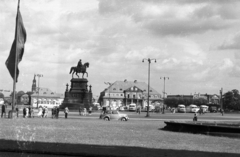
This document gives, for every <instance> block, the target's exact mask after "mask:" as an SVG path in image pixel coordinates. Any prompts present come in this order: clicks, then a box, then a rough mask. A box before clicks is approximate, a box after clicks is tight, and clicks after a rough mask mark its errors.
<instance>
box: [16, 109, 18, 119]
mask: <svg viewBox="0 0 240 157" xmlns="http://www.w3.org/2000/svg"><path fill="white" fill-rule="evenodd" d="M16 112H17V117H18V107H16Z"/></svg>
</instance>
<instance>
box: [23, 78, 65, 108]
mask: <svg viewBox="0 0 240 157" xmlns="http://www.w3.org/2000/svg"><path fill="white" fill-rule="evenodd" d="M63 98H64V95H63V94H60V93H56V92H53V91H51V90H50V89H48V88H42V87H39V88H38V87H37V85H36V78H35V75H34V78H33V81H32V90H31V92H27V93H26V94H24V95H22V97H21V102H23V104H25V105H31V106H33V107H40V106H47V107H49V108H52V107H53V106H56V105H61V103H62V101H63Z"/></svg>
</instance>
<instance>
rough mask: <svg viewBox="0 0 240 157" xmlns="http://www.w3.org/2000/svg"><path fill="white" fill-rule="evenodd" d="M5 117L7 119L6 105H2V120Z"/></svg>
mask: <svg viewBox="0 0 240 157" xmlns="http://www.w3.org/2000/svg"><path fill="white" fill-rule="evenodd" d="M3 115H4V118H5V117H6V106H5V104H3V105H2V114H1V118H2V117H3Z"/></svg>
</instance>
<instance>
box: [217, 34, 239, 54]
mask: <svg viewBox="0 0 240 157" xmlns="http://www.w3.org/2000/svg"><path fill="white" fill-rule="evenodd" d="M239 43H240V32H237V33H236V34H234V35H231V36H229V37H228V38H226V39H225V40H224V42H223V43H222V45H220V46H218V49H219V50H227V49H240V44H239Z"/></svg>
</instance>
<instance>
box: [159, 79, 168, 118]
mask: <svg viewBox="0 0 240 157" xmlns="http://www.w3.org/2000/svg"><path fill="white" fill-rule="evenodd" d="M160 79H163V81H164V83H163V110H162V113H163V114H164V104H165V94H166V92H165V80H166V79H168V80H169V77H165V76H164V77H160Z"/></svg>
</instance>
